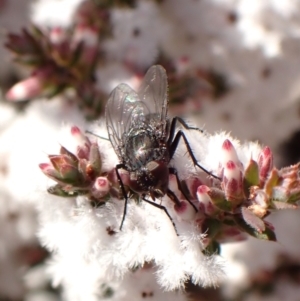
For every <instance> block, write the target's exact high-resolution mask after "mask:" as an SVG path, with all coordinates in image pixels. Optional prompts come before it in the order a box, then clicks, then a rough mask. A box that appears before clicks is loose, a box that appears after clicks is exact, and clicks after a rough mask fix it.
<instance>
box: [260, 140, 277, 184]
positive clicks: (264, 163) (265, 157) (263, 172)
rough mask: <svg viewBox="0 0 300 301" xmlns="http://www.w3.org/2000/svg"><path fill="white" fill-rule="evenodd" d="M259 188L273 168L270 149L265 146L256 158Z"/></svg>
mask: <svg viewBox="0 0 300 301" xmlns="http://www.w3.org/2000/svg"><path fill="white" fill-rule="evenodd" d="M257 163H258V167H259V178H260V182H261V183H260V186H262V185H263V184H264V182H265V180H266V178H267V177H268V175H269V172H270V171H271V170H272V168H273V154H272V151H271V149H270V148H269V147H268V146H266V147H265V148H264V149H263V150H262V151H261V153H260V154H259V156H258V160H257Z"/></svg>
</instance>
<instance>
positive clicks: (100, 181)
mask: <svg viewBox="0 0 300 301" xmlns="http://www.w3.org/2000/svg"><path fill="white" fill-rule="evenodd" d="M109 190H110V182H109V181H108V179H107V178H106V177H98V178H97V179H96V180H95V183H94V185H93V188H92V193H93V196H94V197H96V198H102V197H103V196H105V195H106V194H107V193H108V192H109Z"/></svg>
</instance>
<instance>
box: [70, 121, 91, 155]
mask: <svg viewBox="0 0 300 301" xmlns="http://www.w3.org/2000/svg"><path fill="white" fill-rule="evenodd" d="M71 135H72V136H73V138H75V140H76V143H77V145H78V146H77V150H76V155H77V157H78V158H80V159H87V160H88V159H89V155H90V149H91V142H90V140H89V139H88V138H87V137H86V136H85V135H83V134H82V132H81V130H80V129H79V128H78V127H77V126H72V127H71Z"/></svg>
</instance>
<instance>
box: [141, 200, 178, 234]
mask: <svg viewBox="0 0 300 301" xmlns="http://www.w3.org/2000/svg"><path fill="white" fill-rule="evenodd" d="M143 201H144V202H146V203H148V204H150V205H152V206H154V207H156V208H159V209H161V210H163V211H164V212H165V214H166V215H167V216H168V218H169V220H170V221H171V223H172V225H173V227H174V230H175V233H176V235H177V236H178V233H177V229H176V226H175V223H174V221H173V219H172V217H171V215H170V214H169V212H168V210H167V208H166V207H165V206H163V205H160V204H157V203H154V202H152V201H149V200H147V199H146V198H145V197H143ZM178 202H179V200H178Z"/></svg>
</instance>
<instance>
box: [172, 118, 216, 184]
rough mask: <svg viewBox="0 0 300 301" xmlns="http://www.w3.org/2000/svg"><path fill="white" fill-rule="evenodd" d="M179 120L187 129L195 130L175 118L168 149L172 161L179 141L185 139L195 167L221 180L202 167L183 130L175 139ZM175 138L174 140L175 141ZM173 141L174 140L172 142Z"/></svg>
mask: <svg viewBox="0 0 300 301" xmlns="http://www.w3.org/2000/svg"><path fill="white" fill-rule="evenodd" d="M177 120H178V121H179V122H180V123H181V124H182V125H183V126H184V127H187V129H194V128H190V127H188V125H187V124H186V123H185V122H184V121H183V120H182V119H181V118H179V117H175V118H173V120H172V124H171V129H170V136H169V139H168V142H167V144H168V147H169V154H170V159H172V158H173V156H174V154H175V151H176V149H177V147H178V144H179V141H180V138H182V139H183V141H184V143H185V146H186V148H187V151H188V153H189V155H190V156H191V159H192V161H193V163H194V165H196V166H198V167H199V168H200V169H202V170H203V171H204V172H206V173H207V174H208V175H210V176H212V177H213V178H215V179H218V180H221V179H220V178H219V177H217V176H215V175H214V174H212V173H211V172H209V171H208V170H207V169H205V168H204V167H202V166H201V165H200V164H199V163H198V161H197V159H196V158H195V155H194V153H193V151H192V148H191V146H190V144H189V142H188V140H187V138H186V136H185V134H184V133H183V131H182V130H179V131H178V132H177V133H176V136H175V138H174V135H175V129H176V122H177ZM173 138H174V139H173ZM170 139H172V140H170Z"/></svg>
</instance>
